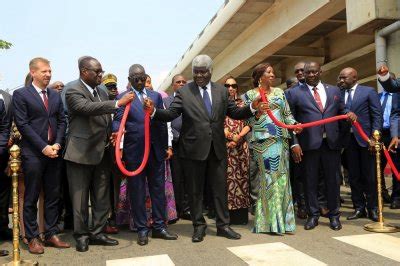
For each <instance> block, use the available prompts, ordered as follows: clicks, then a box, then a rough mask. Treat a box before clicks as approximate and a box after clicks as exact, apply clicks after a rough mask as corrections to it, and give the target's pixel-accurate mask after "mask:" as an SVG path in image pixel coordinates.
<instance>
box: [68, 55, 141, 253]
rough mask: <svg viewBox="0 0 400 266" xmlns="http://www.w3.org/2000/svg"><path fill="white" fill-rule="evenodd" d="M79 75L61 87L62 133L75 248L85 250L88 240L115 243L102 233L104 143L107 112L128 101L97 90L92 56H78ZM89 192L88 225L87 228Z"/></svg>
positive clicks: (106, 168) (107, 168) (98, 74)
mask: <svg viewBox="0 0 400 266" xmlns="http://www.w3.org/2000/svg"><path fill="white" fill-rule="evenodd" d="M78 67H79V79H78V80H75V81H72V82H70V83H68V84H67V85H66V86H65V89H64V90H65V91H66V94H65V99H66V102H67V106H68V119H69V128H68V137H67V144H66V148H65V153H64V159H65V160H66V161H67V176H68V183H69V191H70V194H71V200H72V208H73V213H74V237H75V240H76V250H77V251H79V252H85V251H87V250H88V249H89V246H88V245H89V244H91V245H108V246H113V245H118V241H117V240H114V239H111V238H108V237H107V236H106V235H104V234H102V231H103V228H104V226H105V225H106V222H107V218H108V214H109V210H110V195H109V193H110V191H109V182H110V180H109V178H110V175H111V165H110V164H111V160H110V155H109V152H110V150H109V149H110V142H109V138H110V136H111V115H110V114H111V113H113V112H115V110H117V108H118V107H120V106H124V105H126V104H127V103H128V102H130V101H132V99H133V98H134V95H133V94H132V93H127V94H125V95H124V97H122V98H121V99H119V100H118V101H115V100H108V95H107V93H106V92H105V91H104V90H102V89H98V85H100V83H101V78H102V75H103V73H104V71H103V69H102V67H101V64H100V63H99V61H97V59H95V58H93V57H90V56H85V57H82V58H80V59H79V62H78ZM89 194H90V202H91V206H92V214H93V229H92V230H89V227H88V220H89Z"/></svg>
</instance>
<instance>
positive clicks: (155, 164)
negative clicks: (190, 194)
mask: <svg viewBox="0 0 400 266" xmlns="http://www.w3.org/2000/svg"><path fill="white" fill-rule="evenodd" d="M146 78H147V77H146V72H145V70H144V68H143V66H141V65H139V64H134V65H132V66H131V67H130V68H129V77H128V80H129V82H130V84H131V85H132V87H131V88H130V90H129V91H128V92H125V93H123V94H121V96H120V97H122V98H123V97H125V95H126V94H129V93H132V91H133V93H135V95H136V97H135V99H134V101H133V102H132V106H131V109H130V111H129V114H128V119H127V122H126V126H125V130H126V133H125V136H124V148H123V154H124V156H123V160H124V162H125V165H126V168H127V169H128V170H129V171H133V170H135V169H137V168H138V167H139V165H140V164H141V163H142V160H143V154H144V150H145V145H144V143H145V139H144V126H145V125H144V116H145V112H144V110H143V102H144V99H146V98H148V99H151V100H152V101H153V102H154V104H155V105H156V106H157V108H161V109H163V108H164V107H163V106H164V105H163V101H162V98H161V95H160V94H159V93H158V92H155V91H152V90H150V89H147V88H145V82H146ZM120 97H118V98H120ZM118 98H117V99H118ZM124 110H125V108H124V107H121V108H119V109H118V110H117V112H116V113H115V116H114V121H113V131H114V132H116V131H118V129H119V127H120V122H121V119H122V116H123V113H124ZM150 138H151V140H150V143H151V147H150V154H149V158H148V161H147V165H146V167H145V169H144V170H143V171H142V172H141V173H140V174H138V175H137V176H134V177H131V178H129V179H128V191H129V193H128V194H129V195H130V203H131V209H132V212H133V222H134V223H135V225H136V227H137V230H138V238H137V243H138V244H139V245H141V246H144V245H147V244H148V233H149V231H150V228H149V225H148V222H147V212H146V180H147V184H148V188H149V193H150V198H151V207H152V212H151V215H152V220H153V224H152V238H161V239H165V240H176V239H177V238H178V236H177V235H176V234H173V233H170V232H169V231H168V230H167V226H166V223H165V220H166V212H165V211H166V208H165V203H166V199H165V175H164V160H165V158H166V152H167V148H168V133H167V123H164V122H160V121H152V122H151V124H150ZM117 145H118V144H117Z"/></svg>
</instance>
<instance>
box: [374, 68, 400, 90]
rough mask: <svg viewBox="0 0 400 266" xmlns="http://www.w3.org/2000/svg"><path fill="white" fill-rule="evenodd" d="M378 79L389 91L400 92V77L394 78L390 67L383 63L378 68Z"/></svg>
mask: <svg viewBox="0 0 400 266" xmlns="http://www.w3.org/2000/svg"><path fill="white" fill-rule="evenodd" d="M377 74H378V81H379V83H380V84H381V85H382V87H383V88H384V89H385V91H387V92H400V79H396V78H392V77H391V76H390V73H389V68H388V67H387V66H386V65H382V66H381V67H380V68H378V70H377Z"/></svg>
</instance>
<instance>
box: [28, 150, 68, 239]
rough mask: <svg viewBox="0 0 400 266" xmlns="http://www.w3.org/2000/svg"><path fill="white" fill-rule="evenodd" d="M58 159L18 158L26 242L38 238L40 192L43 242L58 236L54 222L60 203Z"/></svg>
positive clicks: (56, 219) (59, 160) (56, 218)
mask: <svg viewBox="0 0 400 266" xmlns="http://www.w3.org/2000/svg"><path fill="white" fill-rule="evenodd" d="M60 162H61V159H60V158H54V159H51V158H48V157H45V156H44V155H43V156H41V157H36V156H22V169H23V172H24V182H25V194H24V210H23V213H24V226H25V235H26V238H27V239H28V240H31V239H33V238H37V237H39V230H38V224H37V202H38V199H39V195H40V190H41V188H42V187H43V192H44V229H45V238H50V237H51V236H53V235H55V234H57V233H58V228H57V222H58V216H59V202H60V194H61V193H60V192H61V190H60V187H61V178H60Z"/></svg>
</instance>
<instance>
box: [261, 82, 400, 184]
mask: <svg viewBox="0 0 400 266" xmlns="http://www.w3.org/2000/svg"><path fill="white" fill-rule="evenodd" d="M259 91H260V96H261V100H262V102H264V103H267V104H268V99H267V97H266V96H265V90H264V89H262V88H260V89H259ZM267 114H268V116H269V117H270V118H271V120H272V121H273V122H274V124H275V125H277V126H278V127H282V128H287V129H296V128H307V127H314V126H320V125H323V124H327V123H332V122H335V121H338V120H342V119H347V118H348V117H347V115H338V116H333V117H330V118H325V119H321V120H318V121H313V122H309V123H304V124H297V125H286V124H285V123H282V122H281V121H279V120H278V119H277V118H276V117H275V116H274V114H273V113H272V112H271V110H270V109H268V110H267ZM352 124H353V126H354V127H355V128H356V129H357V132H358V133H359V134H360V136H361V138H362V139H363V140H365V141H366V142H369V138H368V135H367V134H365V131H364V130H363V129H362V127H361V125H360V123H358V122H357V121H353V122H352ZM383 153H384V155H385V157H386V159H387V161H388V163H389V166H390V168H391V169H392V172H393V174H394V175H395V176H396V179H397V180H399V181H400V174H399V171H398V170H397V169H396V167H395V165H394V163H393V160H392V158H391V157H390V154H389V151H388V150H387V149H386V148H385V146H383Z"/></svg>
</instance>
